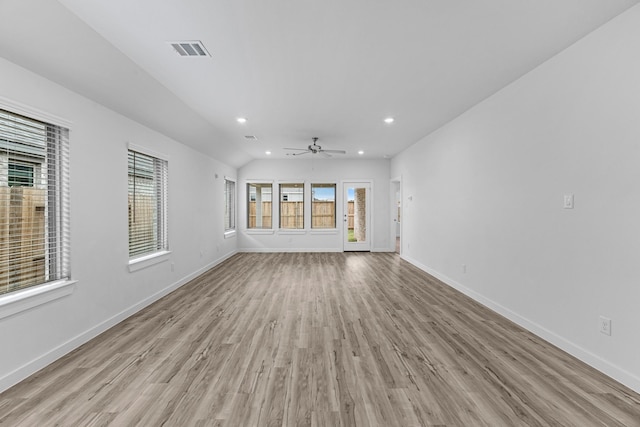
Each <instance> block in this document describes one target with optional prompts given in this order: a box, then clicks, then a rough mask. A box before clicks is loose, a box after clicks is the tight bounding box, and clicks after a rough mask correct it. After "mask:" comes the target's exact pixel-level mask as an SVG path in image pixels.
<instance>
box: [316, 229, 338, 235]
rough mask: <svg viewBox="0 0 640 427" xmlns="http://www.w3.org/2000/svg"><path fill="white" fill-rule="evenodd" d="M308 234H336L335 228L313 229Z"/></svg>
mask: <svg viewBox="0 0 640 427" xmlns="http://www.w3.org/2000/svg"><path fill="white" fill-rule="evenodd" d="M309 234H338V229H337V228H326V229H314V230H311V231H310V232H309Z"/></svg>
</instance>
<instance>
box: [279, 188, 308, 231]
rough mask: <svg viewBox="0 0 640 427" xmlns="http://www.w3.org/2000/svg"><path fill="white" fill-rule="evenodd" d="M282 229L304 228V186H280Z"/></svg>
mask: <svg viewBox="0 0 640 427" xmlns="http://www.w3.org/2000/svg"><path fill="white" fill-rule="evenodd" d="M280 228H281V229H301V228H304V184H280Z"/></svg>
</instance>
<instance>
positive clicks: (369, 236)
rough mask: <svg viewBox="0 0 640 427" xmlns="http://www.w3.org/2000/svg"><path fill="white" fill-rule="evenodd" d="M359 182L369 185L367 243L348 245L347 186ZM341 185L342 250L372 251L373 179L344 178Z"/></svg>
mask: <svg viewBox="0 0 640 427" xmlns="http://www.w3.org/2000/svg"><path fill="white" fill-rule="evenodd" d="M358 184H360V185H364V186H367V187H368V194H367V201H366V207H367V231H366V233H367V245H364V244H363V245H360V246H358V245H357V244H355V245H354V244H353V243H352V244H351V245H353V246H348V242H347V235H348V229H347V225H348V222H347V220H346V218H345V216H346V215H347V210H348V203H347V197H348V194H347V191H346V186H347V185H350V186H352V187H357V186H358ZM340 186H341V187H342V251H343V252H355V251H362V252H372V251H373V221H374V216H373V208H372V206H373V180H371V179H349V180H344V181H340Z"/></svg>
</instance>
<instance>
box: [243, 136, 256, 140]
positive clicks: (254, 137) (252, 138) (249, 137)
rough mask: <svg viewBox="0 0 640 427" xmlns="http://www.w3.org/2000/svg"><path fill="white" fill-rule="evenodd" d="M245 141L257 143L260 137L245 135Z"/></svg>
mask: <svg viewBox="0 0 640 427" xmlns="http://www.w3.org/2000/svg"><path fill="white" fill-rule="evenodd" d="M244 139H246V140H247V141H257V140H258V137H257V136H255V135H245V136H244Z"/></svg>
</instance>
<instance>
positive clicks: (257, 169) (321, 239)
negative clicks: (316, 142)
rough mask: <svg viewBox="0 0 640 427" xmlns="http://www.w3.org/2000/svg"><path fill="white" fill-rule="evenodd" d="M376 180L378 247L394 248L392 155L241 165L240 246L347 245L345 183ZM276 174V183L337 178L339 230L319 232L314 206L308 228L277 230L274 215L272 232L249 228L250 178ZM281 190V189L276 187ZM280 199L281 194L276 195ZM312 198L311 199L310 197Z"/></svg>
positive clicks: (287, 248)
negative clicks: (344, 239)
mask: <svg viewBox="0 0 640 427" xmlns="http://www.w3.org/2000/svg"><path fill="white" fill-rule="evenodd" d="M364 179H368V180H371V181H372V201H373V204H372V222H373V230H372V231H373V235H372V246H371V250H372V251H392V250H393V246H392V243H391V241H390V239H389V227H390V226H391V225H390V220H391V219H390V217H389V211H390V209H389V206H390V205H389V203H391V201H390V200H389V160H364V159H363V160H343V159H337V158H331V159H327V158H317V159H316V158H313V159H311V160H309V159H284V160H276V159H273V160H254V161H252V162H250V163H248V164H247V165H245V166H243V167H242V168H240V169H239V171H238V212H239V215H238V229H239V236H238V250H240V251H264V252H269V251H291V252H294V251H316V252H318V251H342V247H343V246H342V237H343V235H342V231H343V230H342V228H343V227H342V224H343V222H342V221H340V219H341V214H342V198H343V195H342V187H341V183H342V182H344V181H350V180H364ZM264 180H272V181H273V185H274V188H277V185H278V183H280V182H290V183H296V182H301V181H304V182H305V183H306V184H307V186H308V184H310V183H312V182H313V183H336V184H337V190H336V199H337V200H336V202H337V215H338V217H337V222H338V229H337V230H336V232H334V233H333V234H315V230H313V231H312V230H311V229H310V228H309V221H308V218H309V215H308V212H309V208H308V206H305V210H306V211H307V217H306V220H305V231H304V232H303V233H302V234H290V233H286V232H285V233H282V232H279V231H278V230H277V226H278V219H277V217H276V216H274V219H273V225H274V232H273V233H272V234H249V233H247V230H246V228H247V220H246V212H247V194H246V192H247V183H248V182H253V181H264ZM274 194H277V191H276V192H275V193H274ZM274 199H275V200H276V201H277V200H278V197H274ZM306 200H307V201H308V199H306Z"/></svg>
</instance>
